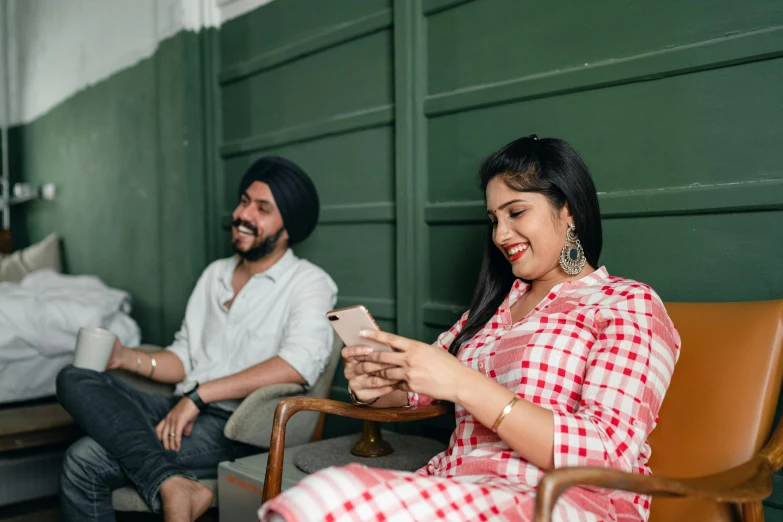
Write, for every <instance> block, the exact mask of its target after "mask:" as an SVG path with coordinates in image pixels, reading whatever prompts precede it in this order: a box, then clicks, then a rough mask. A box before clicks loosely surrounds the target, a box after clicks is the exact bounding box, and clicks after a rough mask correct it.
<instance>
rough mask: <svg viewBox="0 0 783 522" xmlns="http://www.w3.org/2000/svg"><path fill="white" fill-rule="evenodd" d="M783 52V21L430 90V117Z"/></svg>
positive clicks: (725, 64)
mask: <svg viewBox="0 0 783 522" xmlns="http://www.w3.org/2000/svg"><path fill="white" fill-rule="evenodd" d="M780 56H783V26H774V27H770V28H766V29H762V30H759V31H752V32H747V33H742V34H736V35H730V36H726V37H724V38H719V39H713V40H706V41H703V42H698V43H695V44H690V45H683V46H680V47H675V48H673V49H663V50H659V51H653V52H650V53H644V54H639V55H635V56H629V57H626V58H619V59H609V60H602V61H598V62H595V63H591V64H585V65H584V66H579V67H571V68H567V69H561V70H557V71H548V72H544V73H539V74H533V75H530V76H525V77H521V78H514V79H510V80H505V81H501V82H495V83H488V84H483V85H475V86H471V87H465V88H461V89H457V90H454V91H450V92H443V93H436V94H430V95H428V96H427V99H426V102H425V106H424V107H425V113H426V114H427V116H429V117H435V116H440V115H444V114H451V113H455V112H462V111H466V110H470V109H475V108H478V107H488V106H492V105H500V104H504V103H509V102H518V101H524V100H532V99H540V98H548V97H552V96H558V95H562V94H569V93H573V92H581V91H587V90H591V89H597V88H604V87H610V86H615V85H622V84H628V83H635V82H641V81H649V80H655V79H661V78H667V77H670V76H677V75H681V74H686V73H691V72H696V71H705V70H709V69H715V68H718V67H725V66H728V65H738V64H742V63H748V62H753V61H758V60H765V59H770V58H777V57H780Z"/></svg>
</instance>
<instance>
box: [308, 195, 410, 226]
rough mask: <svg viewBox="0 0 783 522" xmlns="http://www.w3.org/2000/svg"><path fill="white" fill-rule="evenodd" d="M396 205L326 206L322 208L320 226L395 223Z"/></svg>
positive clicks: (385, 203)
mask: <svg viewBox="0 0 783 522" xmlns="http://www.w3.org/2000/svg"><path fill="white" fill-rule="evenodd" d="M394 210H395V208H394V203H393V202H390V201H383V202H378V203H351V204H345V205H324V206H322V207H321V217H320V219H319V220H318V223H319V224H323V225H326V224H337V223H350V224H353V223H393V222H394V215H395V211H394Z"/></svg>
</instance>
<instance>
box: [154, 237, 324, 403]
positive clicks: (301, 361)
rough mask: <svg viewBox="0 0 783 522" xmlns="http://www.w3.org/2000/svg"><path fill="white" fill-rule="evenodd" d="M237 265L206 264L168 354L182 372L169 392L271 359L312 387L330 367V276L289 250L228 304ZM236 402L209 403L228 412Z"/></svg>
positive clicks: (234, 262) (235, 259) (231, 262)
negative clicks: (278, 360) (178, 362)
mask: <svg viewBox="0 0 783 522" xmlns="http://www.w3.org/2000/svg"><path fill="white" fill-rule="evenodd" d="M239 261H240V258H239V256H234V257H229V258H227V259H220V260H217V261H215V262H213V263H212V264H210V265H209V266H208V267H207V268H206V270H204V272H203V273H202V274H201V277H200V278H199V280H198V282H197V283H196V287H195V288H194V289H193V293H192V294H191V295H190V299H189V300H188V307H187V309H186V311H185V320H184V321H183V322H182V327H181V328H180V330H179V332H177V333H176V335H175V336H174V342H173V343H172V345H171V346H169V347H168V348H167V350H169V351H171V352H172V353H173V354H174V355H176V356H177V357H179V359H180V360H181V361H182V365H183V366H184V367H185V380H184V381H182V382H181V383H179V384H178V385H177V388H176V390H175V393H176V394H179V395H181V394H182V393H183V389H185V388H186V386H187V385H188V384H190V383H192V382H193V381H196V382H199V383H204V382H209V381H213V380H215V379H220V378H221V377H226V376H228V375H233V374H235V373H238V372H241V371H242V370H245V369H247V368H250V367H251V366H254V365H256V364H258V363H261V362H264V361H266V360H268V359H271V358H272V357H275V356H278V357H280V358H281V359H283V360H284V361H286V362H287V363H288V364H290V365H291V366H292V367H293V368H294V369H295V370H296V371H297V372H299V374H300V375H301V376H302V378H303V379H304V380H305V381H306V382H307V385H308V386H312V385H313V384H315V382H316V380H318V376H319V375H320V374H321V372H322V371H323V369H324V368H325V367H326V364H327V362H328V361H329V356H330V355H331V350H332V328H331V326H330V325H329V321H328V320H327V319H326V312H328V311H329V310H331V309H332V308H334V304H335V301H336V299H337V285H335V283H334V281H332V278H331V277H329V275H328V274H327V273H326V272H324V271H323V270H321V269H320V268H318V267H317V266H315V265H313V264H312V263H309V262H308V261H305V260H304V259H299V258H298V257H296V256H295V255H294V253H293V251H291V249H288V250H287V251H286V253H285V254H284V255H283V257H282V258H280V260H278V261H277V263H275V264H274V265H273V266H272V267H271V268H269V269H268V270H267V271H265V272H263V273H260V274H256V275H254V276H253V277H251V278H250V280H249V281H248V282H247V283H246V284H245V286H244V287H243V288H242V290H240V291H239V293H238V294H237V296H236V298H235V299H234V290H233V288H232V287H231V281H232V278H233V276H234V269H235V268H236V266H237V264H238V263H239ZM231 299H234V302H233V303H232V304H231V308H226V306H225V303H226V302H228V301H230V300H231ZM240 402H241V401H239V400H230V401H220V402H216V403H214V404H215V405H216V406H220V407H222V408H224V409H227V410H234V409H236V407H237V406H238V405H239V403H240Z"/></svg>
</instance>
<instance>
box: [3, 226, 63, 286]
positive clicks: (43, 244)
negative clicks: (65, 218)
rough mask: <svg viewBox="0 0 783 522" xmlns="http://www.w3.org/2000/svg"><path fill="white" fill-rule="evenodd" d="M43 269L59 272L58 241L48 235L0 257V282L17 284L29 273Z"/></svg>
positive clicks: (56, 238) (55, 236) (54, 236)
mask: <svg viewBox="0 0 783 522" xmlns="http://www.w3.org/2000/svg"><path fill="white" fill-rule="evenodd" d="M45 268H48V269H51V270H54V271H55V272H60V271H61V269H62V268H61V264H60V239H59V238H58V237H57V234H49V235H48V236H46V237H45V238H44V239H42V240H41V241H39V242H38V243H35V244H34V245H30V246H29V247H27V248H24V249H22V250H17V251H16V252H14V253H13V254H10V255H6V256H3V255H0V282H8V283H18V282H20V281H21V280H22V279H24V278H25V276H26V275H27V274H29V273H30V272H34V271H36V270H43V269H45Z"/></svg>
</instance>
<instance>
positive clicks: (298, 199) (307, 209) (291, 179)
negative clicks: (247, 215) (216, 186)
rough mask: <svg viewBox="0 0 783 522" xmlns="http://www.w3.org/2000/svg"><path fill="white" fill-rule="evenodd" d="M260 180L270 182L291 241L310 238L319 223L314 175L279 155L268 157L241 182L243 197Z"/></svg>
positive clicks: (249, 171)
mask: <svg viewBox="0 0 783 522" xmlns="http://www.w3.org/2000/svg"><path fill="white" fill-rule="evenodd" d="M254 181H260V182H262V183H266V184H267V185H269V188H270V189H271V190H272V195H273V196H274V198H275V203H276V204H277V208H278V209H280V214H281V215H282V216H283V226H284V227H285V229H286V230H287V231H288V243H289V244H291V245H293V244H294V243H299V242H300V241H304V240H305V239H307V236H309V235H310V233H311V232H312V231H313V230H315V225H316V224H317V223H318V211H319V208H320V207H319V204H318V193H317V192H316V190H315V185H314V184H313V181H312V180H311V179H310V177H309V176H308V175H307V173H305V171H304V170H302V169H301V168H300V167H299V166H298V165H297V164H296V163H294V162H293V161H289V160H287V159H284V158H280V157H277V156H265V157H263V158H261V159H259V160H257V161H256V162H255V163H253V164H252V165H250V168H249V169H247V172H245V175H244V176H243V177H242V182H241V183H240V184H239V197H240V198H241V197H242V194H243V193H244V192H245V190H247V188H248V187H249V186H250V185H252V184H253V182H254Z"/></svg>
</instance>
